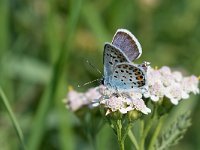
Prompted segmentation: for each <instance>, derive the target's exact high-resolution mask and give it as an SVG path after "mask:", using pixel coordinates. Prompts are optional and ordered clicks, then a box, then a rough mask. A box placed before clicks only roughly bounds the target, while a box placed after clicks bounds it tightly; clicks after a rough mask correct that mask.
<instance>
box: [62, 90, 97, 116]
mask: <svg viewBox="0 0 200 150" xmlns="http://www.w3.org/2000/svg"><path fill="white" fill-rule="evenodd" d="M98 89H99V87H96V88H90V89H89V90H88V91H86V92H85V93H80V92H77V91H75V90H73V89H69V92H68V95H67V98H66V99H64V103H65V104H66V107H67V108H69V109H70V110H72V111H73V112H75V111H77V110H78V109H80V108H82V107H83V106H89V107H94V106H95V104H97V103H96V101H98V100H99V98H100V97H101V94H100V93H99V90H98Z"/></svg>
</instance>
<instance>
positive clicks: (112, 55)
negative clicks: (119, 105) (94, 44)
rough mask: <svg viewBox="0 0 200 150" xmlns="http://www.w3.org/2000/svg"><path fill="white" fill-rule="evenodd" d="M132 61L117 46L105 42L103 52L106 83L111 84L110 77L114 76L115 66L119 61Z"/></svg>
mask: <svg viewBox="0 0 200 150" xmlns="http://www.w3.org/2000/svg"><path fill="white" fill-rule="evenodd" d="M122 62H130V61H129V60H128V58H127V57H126V56H125V54H124V53H123V52H122V51H121V50H120V49H119V48H117V47H116V46H114V45H112V44H110V43H105V46H104V53H103V63H104V85H108V84H110V78H111V77H112V74H113V71H114V67H115V66H116V65H117V64H118V63H122Z"/></svg>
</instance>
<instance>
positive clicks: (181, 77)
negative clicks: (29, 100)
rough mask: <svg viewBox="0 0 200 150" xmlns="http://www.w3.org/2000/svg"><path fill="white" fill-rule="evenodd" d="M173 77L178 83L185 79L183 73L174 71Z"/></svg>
mask: <svg viewBox="0 0 200 150" xmlns="http://www.w3.org/2000/svg"><path fill="white" fill-rule="evenodd" d="M172 76H173V79H174V80H175V81H176V82H181V81H182V79H183V75H182V74H181V72H179V71H174V72H172Z"/></svg>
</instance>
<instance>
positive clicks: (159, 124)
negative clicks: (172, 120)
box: [148, 115, 166, 150]
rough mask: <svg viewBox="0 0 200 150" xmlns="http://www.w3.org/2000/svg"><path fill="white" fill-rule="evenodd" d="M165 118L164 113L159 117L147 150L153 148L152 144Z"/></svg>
mask: <svg viewBox="0 0 200 150" xmlns="http://www.w3.org/2000/svg"><path fill="white" fill-rule="evenodd" d="M165 118H166V115H164V116H161V117H160V120H159V122H158V125H157V127H156V129H155V131H154V134H153V136H152V138H151V141H150V144H149V148H148V149H149V150H153V149H154V148H153V146H154V144H155V141H156V139H157V137H158V135H159V133H160V130H161V128H162V125H163V123H164V121H165Z"/></svg>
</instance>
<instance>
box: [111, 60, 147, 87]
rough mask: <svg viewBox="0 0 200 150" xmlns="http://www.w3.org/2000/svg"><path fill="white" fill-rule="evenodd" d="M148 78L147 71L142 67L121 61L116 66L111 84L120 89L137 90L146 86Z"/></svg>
mask: <svg viewBox="0 0 200 150" xmlns="http://www.w3.org/2000/svg"><path fill="white" fill-rule="evenodd" d="M146 80H147V78H146V72H145V70H143V69H142V68H141V67H138V66H136V65H134V64H131V63H120V64H117V65H116V66H115V68H114V72H113V75H112V79H111V85H112V88H115V89H117V90H119V91H136V90H139V89H142V88H143V87H145V86H146V84H147V81H146Z"/></svg>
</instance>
